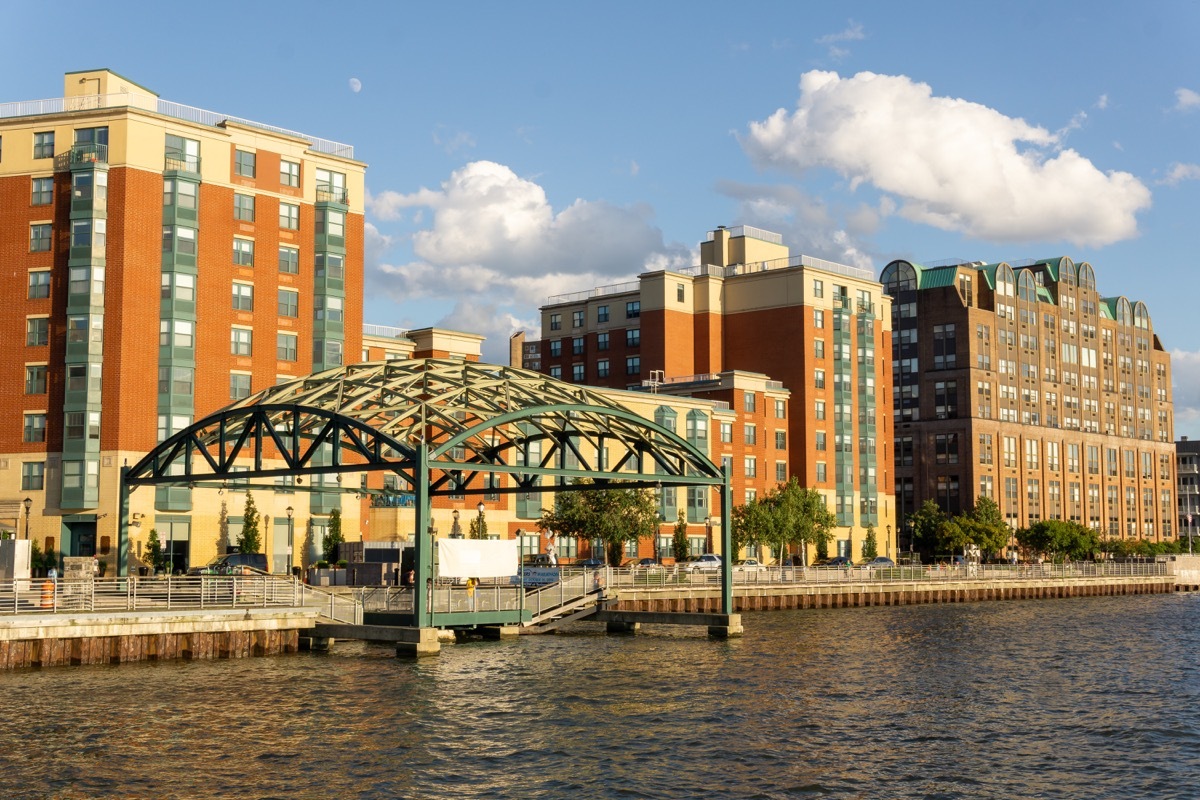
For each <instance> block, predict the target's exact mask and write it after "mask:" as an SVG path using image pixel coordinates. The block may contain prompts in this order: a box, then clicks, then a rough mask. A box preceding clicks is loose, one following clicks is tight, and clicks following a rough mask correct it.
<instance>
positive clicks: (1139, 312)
mask: <svg viewBox="0 0 1200 800" xmlns="http://www.w3.org/2000/svg"><path fill="white" fill-rule="evenodd" d="M1133 324H1134V327H1136V328H1140V329H1142V330H1144V331H1148V330H1150V311H1149V309H1147V308H1146V304H1145V303H1143V302H1142V301H1141V300H1138V301H1137V302H1136V303H1134V304H1133Z"/></svg>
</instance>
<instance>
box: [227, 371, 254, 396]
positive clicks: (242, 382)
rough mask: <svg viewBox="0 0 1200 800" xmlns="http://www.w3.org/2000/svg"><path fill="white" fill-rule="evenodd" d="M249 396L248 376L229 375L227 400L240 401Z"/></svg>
mask: <svg viewBox="0 0 1200 800" xmlns="http://www.w3.org/2000/svg"><path fill="white" fill-rule="evenodd" d="M249 396H250V376H249V375H246V374H243V373H239V372H231V373H230V374H229V399H230V400H241V399H242V398H243V397H249Z"/></svg>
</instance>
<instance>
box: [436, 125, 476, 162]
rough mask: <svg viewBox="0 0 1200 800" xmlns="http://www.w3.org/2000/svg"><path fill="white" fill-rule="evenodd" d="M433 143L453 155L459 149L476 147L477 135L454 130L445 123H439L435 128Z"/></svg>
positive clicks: (447, 153)
mask: <svg viewBox="0 0 1200 800" xmlns="http://www.w3.org/2000/svg"><path fill="white" fill-rule="evenodd" d="M433 143H434V144H435V145H437V146H438V147H440V148H442V150H444V151H445V152H446V155H451V156H452V155H454V154H455V153H457V152H458V151H459V150H463V149H467V148H472V147H474V146H475V137H474V136H472V135H471V134H469V133H467V132H466V131H452V130H450V129H449V128H447V127H446V126H445V125H438V126H437V127H436V128H434V129H433Z"/></svg>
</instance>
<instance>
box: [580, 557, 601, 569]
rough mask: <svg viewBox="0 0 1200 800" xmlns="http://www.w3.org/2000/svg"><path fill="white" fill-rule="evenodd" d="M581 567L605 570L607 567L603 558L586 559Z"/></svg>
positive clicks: (581, 562)
mask: <svg viewBox="0 0 1200 800" xmlns="http://www.w3.org/2000/svg"><path fill="white" fill-rule="evenodd" d="M579 566H581V567H583V568H584V569H604V567H605V566H606V565H605V563H604V559H603V558H585V559H584V560H583V561H580V562H579Z"/></svg>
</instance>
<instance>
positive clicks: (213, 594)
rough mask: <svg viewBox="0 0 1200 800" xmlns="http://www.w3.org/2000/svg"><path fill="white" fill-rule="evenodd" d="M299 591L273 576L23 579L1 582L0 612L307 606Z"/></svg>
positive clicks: (42, 612) (33, 612)
mask: <svg viewBox="0 0 1200 800" xmlns="http://www.w3.org/2000/svg"><path fill="white" fill-rule="evenodd" d="M298 587H299V588H298ZM300 588H307V587H302V585H301V584H299V583H297V582H296V581H293V580H292V579H291V578H285V577H279V576H274V575H203V576H175V577H165V576H164V577H161V578H159V577H155V578H148V577H136V576H129V577H124V578H95V579H91V580H65V579H61V578H57V579H54V578H25V579H17V580H13V581H5V582H0V614H45V613H49V614H54V613H77V612H91V611H112V612H117V611H152V610H168V611H170V610H200V609H216V608H265V607H277V608H295V607H298V606H302V605H307V604H309V603H307V602H306V598H305V597H304V596H303V594H302V592H301V591H300Z"/></svg>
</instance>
